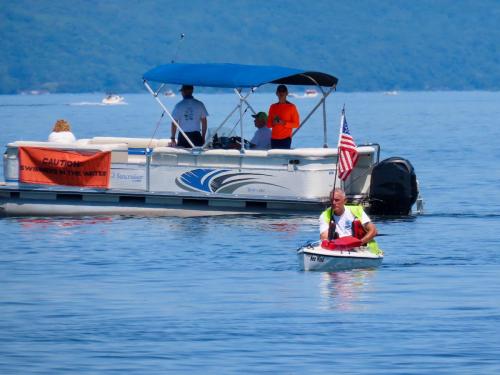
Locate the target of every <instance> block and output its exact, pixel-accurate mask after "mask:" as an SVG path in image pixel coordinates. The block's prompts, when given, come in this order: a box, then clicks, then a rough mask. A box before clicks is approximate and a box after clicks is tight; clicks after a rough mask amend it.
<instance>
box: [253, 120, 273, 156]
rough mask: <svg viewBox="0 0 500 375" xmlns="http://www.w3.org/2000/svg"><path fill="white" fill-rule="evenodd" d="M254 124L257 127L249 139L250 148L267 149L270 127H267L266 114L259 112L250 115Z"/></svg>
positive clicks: (269, 145) (269, 143) (269, 139)
mask: <svg viewBox="0 0 500 375" xmlns="http://www.w3.org/2000/svg"><path fill="white" fill-rule="evenodd" d="M252 117H253V118H254V125H255V127H256V128H257V130H256V131H255V134H254V136H253V138H252V140H251V141H250V143H251V144H252V146H251V148H252V149H255V150H269V149H270V148H271V129H270V128H268V127H267V114H266V113H265V112H259V113H257V114H256V115H252Z"/></svg>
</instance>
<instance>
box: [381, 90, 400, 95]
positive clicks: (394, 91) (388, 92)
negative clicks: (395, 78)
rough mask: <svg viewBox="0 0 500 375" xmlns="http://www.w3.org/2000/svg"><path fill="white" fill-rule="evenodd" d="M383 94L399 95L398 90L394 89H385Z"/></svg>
mask: <svg viewBox="0 0 500 375" xmlns="http://www.w3.org/2000/svg"><path fill="white" fill-rule="evenodd" d="M384 95H390V96H396V95H399V92H398V91H396V90H393V91H385V92H384Z"/></svg>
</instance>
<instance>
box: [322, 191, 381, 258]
mask: <svg viewBox="0 0 500 375" xmlns="http://www.w3.org/2000/svg"><path fill="white" fill-rule="evenodd" d="M346 200H347V199H346V196H345V193H344V191H343V190H342V189H339V188H337V189H335V190H332V191H331V192H330V201H331V207H328V208H327V209H326V210H325V211H323V212H322V213H321V216H320V217H319V228H320V229H319V231H320V239H321V240H329V239H330V240H331V239H333V238H340V237H346V236H354V237H357V238H359V239H360V240H361V243H362V244H363V245H368V247H369V248H370V250H372V251H373V252H375V253H378V252H381V250H380V249H379V247H378V245H377V243H376V242H375V240H374V238H375V236H376V235H377V233H378V232H377V227H376V226H375V224H373V223H372V221H371V220H370V218H369V217H368V215H367V214H366V213H365V211H364V210H363V207H361V206H351V205H346ZM332 208H333V218H332ZM330 222H331V223H330ZM330 228H331V235H330V236H329V231H330ZM329 237H332V238H329Z"/></svg>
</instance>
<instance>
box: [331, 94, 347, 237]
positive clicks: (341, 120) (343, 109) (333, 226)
mask: <svg viewBox="0 0 500 375" xmlns="http://www.w3.org/2000/svg"><path fill="white" fill-rule="evenodd" d="M344 116H345V103H344V105H343V106H342V114H341V115H340V128H339V138H338V141H337V165H336V166H335V174H334V177H333V189H332V192H334V191H335V185H336V184H337V172H338V169H339V157H340V154H339V152H340V137H341V134H342V126H343V124H344ZM333 198H334V197H331V199H330V213H331V215H330V224H329V226H328V240H329V241H331V240H333V238H334V237H335V225H336V224H335V217H334V215H335V214H334V212H333V204H332V199H333Z"/></svg>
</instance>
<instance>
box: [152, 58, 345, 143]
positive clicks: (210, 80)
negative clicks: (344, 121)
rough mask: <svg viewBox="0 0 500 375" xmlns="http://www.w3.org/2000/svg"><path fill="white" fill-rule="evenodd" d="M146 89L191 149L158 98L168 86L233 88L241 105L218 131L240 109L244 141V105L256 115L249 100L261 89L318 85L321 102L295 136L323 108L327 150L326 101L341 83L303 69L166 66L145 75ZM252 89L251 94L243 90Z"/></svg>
mask: <svg viewBox="0 0 500 375" xmlns="http://www.w3.org/2000/svg"><path fill="white" fill-rule="evenodd" d="M143 80H144V85H145V86H146V88H147V90H148V91H149V92H150V93H151V95H153V97H154V98H155V99H156V100H157V101H158V103H159V104H160V106H161V107H162V108H163V110H164V111H165V113H167V114H168V116H169V117H170V119H171V120H172V122H173V123H174V125H175V126H176V127H177V129H178V130H179V132H180V133H182V134H183V135H184V136H185V137H186V139H187V140H188V142H189V144H190V145H191V147H193V148H194V144H193V143H192V142H191V140H190V139H189V138H188V137H187V136H186V134H185V133H184V131H183V130H182V129H181V127H180V126H179V124H178V123H177V122H176V121H175V119H174V118H173V117H172V114H171V113H170V111H169V110H168V109H167V108H166V107H165V105H164V104H163V102H162V101H161V100H160V99H159V97H158V94H159V93H160V92H161V90H162V88H163V86H164V85H165V84H178V85H193V86H204V87H221V88H232V89H234V91H235V93H236V94H237V95H238V97H239V103H238V105H237V106H236V107H235V108H234V109H233V110H232V111H231V113H230V114H229V115H228V116H227V117H226V118H225V119H224V121H223V122H222V123H221V124H220V125H219V127H218V128H217V131H218V130H219V129H220V128H221V127H222V126H223V125H224V124H225V123H226V122H227V120H229V118H230V117H231V116H232V115H233V114H234V112H236V111H237V110H238V109H239V112H240V119H239V123H240V132H241V139H243V138H244V137H243V113H244V112H243V105H244V104H246V105H247V106H248V108H250V110H251V111H252V112H253V113H255V111H254V109H253V108H252V107H251V105H250V104H249V103H248V101H247V99H248V97H249V96H250V94H252V93H253V92H255V90H257V88H258V87H260V86H262V85H264V84H267V83H274V84H285V85H303V86H306V85H308V86H309V85H314V86H317V87H318V89H319V90H320V92H321V94H322V95H321V99H320V101H319V102H318V104H317V105H316V106H315V107H314V108H313V109H312V110H311V112H310V113H309V114H308V115H307V116H306V117H305V118H304V119H303V120H302V122H301V124H300V125H299V127H298V128H297V129H295V132H294V133H293V134H294V135H295V133H297V131H298V130H299V129H300V128H301V127H302V126H303V125H304V123H305V122H306V121H307V120H308V119H309V118H310V117H311V115H312V114H313V113H314V112H315V111H316V110H317V109H318V108H319V106H322V107H323V136H324V142H323V147H328V145H327V133H326V106H325V100H326V98H327V96H328V95H330V93H331V92H332V91H334V90H335V88H336V86H337V82H338V79H337V78H336V77H334V76H332V75H330V74H327V73H321V72H315V71H306V70H300V69H292V68H285V67H280V66H263V65H242V64H179V63H173V64H165V65H160V66H157V67H156V68H153V69H151V70H149V71H147V72H146V73H144V75H143ZM149 82H158V83H160V86H159V87H158V89H157V90H156V91H155V90H153V88H152V87H151V85H150V83H149ZM244 89H249V91H248V93H247V94H244V92H243V90H244ZM241 151H242V152H244V142H241Z"/></svg>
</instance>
